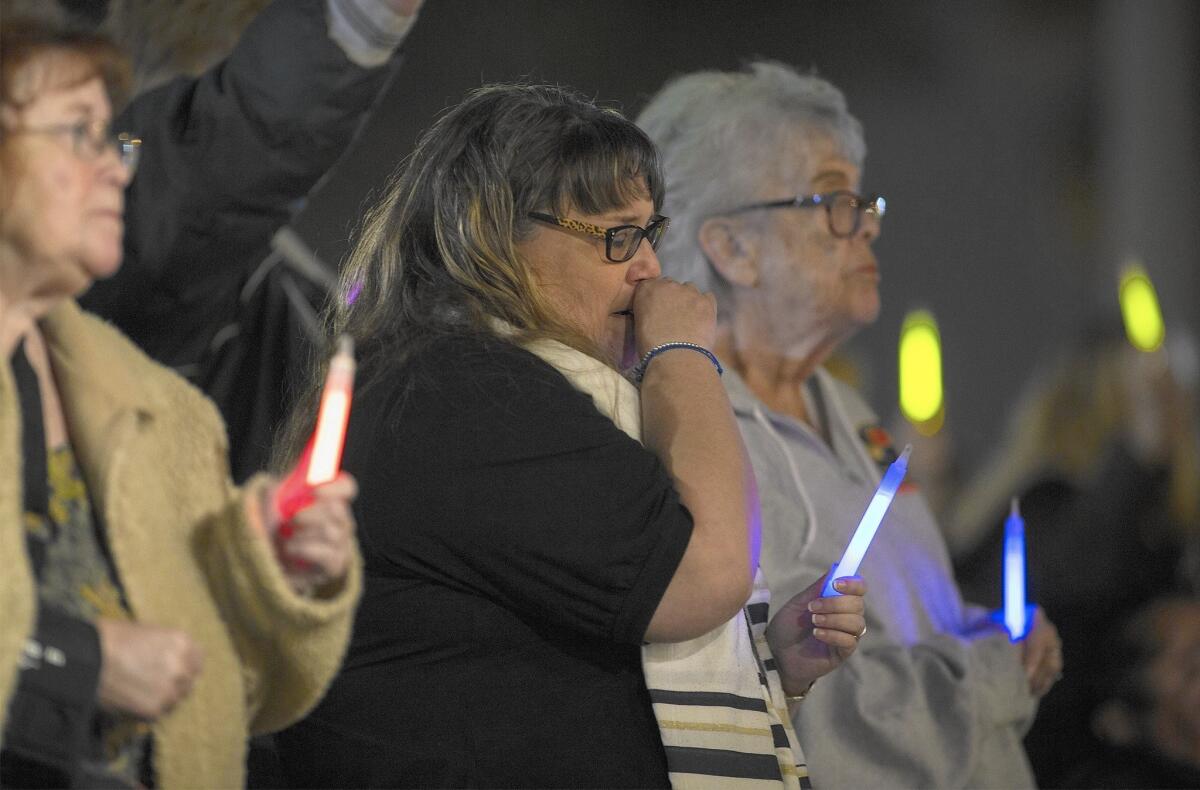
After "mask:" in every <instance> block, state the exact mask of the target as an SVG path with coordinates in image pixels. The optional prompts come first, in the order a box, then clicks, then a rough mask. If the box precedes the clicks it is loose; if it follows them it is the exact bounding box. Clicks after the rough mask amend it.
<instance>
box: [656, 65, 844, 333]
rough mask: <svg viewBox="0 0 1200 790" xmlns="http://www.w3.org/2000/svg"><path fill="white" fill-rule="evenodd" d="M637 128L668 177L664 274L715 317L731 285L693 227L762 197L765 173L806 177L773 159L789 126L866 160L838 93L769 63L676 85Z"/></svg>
mask: <svg viewBox="0 0 1200 790" xmlns="http://www.w3.org/2000/svg"><path fill="white" fill-rule="evenodd" d="M637 123H638V125H639V126H641V127H642V129H644V130H645V131H646V133H647V134H648V135H650V138H651V139H652V140H653V141H654V143H655V144H656V145H657V146H658V148H659V152H660V155H661V157H662V163H663V169H664V171H665V173H666V177H667V196H666V203H665V205H664V208H663V213H664V214H666V215H667V216H669V217H670V218H671V230H670V232H669V233H667V235H666V236H665V237H664V238H663V241H662V244H661V245H660V247H659V249H658V256H659V260H660V261H661V263H662V266H663V271H664V273H665V274H667V275H669V276H671V277H674V278H676V279H679V280H685V281H689V282H692V283H694V284H695V285H696V286H697V287H699V288H700V289H702V290H705V291H709V292H711V293H713V294H714V295H715V296H716V298H717V305H718V308H719V310H720V312H721V313H722V314H723V315H727V314H728V311H729V308H730V304H729V298H730V293H729V286H728V283H726V282H725V280H724V279H723V278H722V277H721V276H720V275H719V274H718V273H717V272H716V271H715V270H714V269H713V268H712V266H711V265H710V263H709V262H708V259H707V257H706V256H705V254H704V250H703V249H702V248H701V247H700V242H699V238H698V234H699V231H700V225H701V223H703V222H704V220H705V219H707V218H708V217H710V216H713V215H715V214H720V213H721V212H722V211H728V210H729V209H731V208H734V207H736V206H738V205H741V204H744V203H748V202H751V201H753V200H755V199H757V198H760V197H762V196H760V195H758V194H757V193H756V187H757V184H758V182H759V181H760V180H761V178H762V176H763V175H764V174H765V173H767V172H769V171H770V170H771V169H778V168H779V167H780V166H781V165H782V166H787V167H789V168H799V172H797V173H796V174H795V175H796V176H797V177H799V176H801V175H803V174H804V173H806V172H807V167H808V166H809V163H808V162H807V161H802V162H789V163H783V162H781V161H780V159H779V157H778V152H779V151H780V150H782V149H783V146H784V145H785V144H786V143H788V142H790V141H791V140H792V139H793V135H794V134H795V132H796V130H797V128H799V129H801V130H803V132H804V133H805V134H804V136H805V137H806V138H809V139H811V138H813V137H827V138H829V139H831V140H832V141H833V144H834V146H835V147H836V149H837V151H838V153H839V154H841V155H842V156H844V157H846V159H848V160H849V161H850V162H851V163H853V164H854V165H855V166H856V167H860V168H861V167H862V163H863V160H864V159H865V158H866V154H867V146H866V142H865V141H864V140H863V131H862V125H861V124H860V123H859V122H858V119H856V118H855V117H854V116H853V115H851V114H850V112H849V111H848V110H847V108H846V98H845V97H844V96H843V95H842V92H841V91H840V90H838V89H837V88H835V87H834V86H833V85H832V84H830V83H829V82H827V81H826V80H823V79H821V78H820V77H817V76H815V75H812V74H799V73H797V72H796V71H795V70H794V69H793V68H791V67H790V66H786V65H784V64H782V63H777V62H774V61H757V62H754V63H751V64H749V65H748V66H747V67H746V69H745V70H743V71H737V72H723V71H698V72H693V73H691V74H686V75H683V76H681V77H676V78H674V79H672V80H671V81H669V82H668V83H667V84H666V85H664V86H663V87H662V89H661V90H659V92H658V93H657V94H656V95H655V96H654V97H653V98H652V99H651V100H650V103H649V104H648V105H646V108H645V109H644V110H642V113H641V115H639V116H638V119H637ZM805 159H806V160H807V159H808V157H807V156H806V157H805ZM777 197H786V195H779V196H777Z"/></svg>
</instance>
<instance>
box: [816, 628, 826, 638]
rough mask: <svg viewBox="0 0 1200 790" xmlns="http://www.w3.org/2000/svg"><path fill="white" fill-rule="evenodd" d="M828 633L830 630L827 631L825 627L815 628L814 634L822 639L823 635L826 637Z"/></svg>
mask: <svg viewBox="0 0 1200 790" xmlns="http://www.w3.org/2000/svg"><path fill="white" fill-rule="evenodd" d="M828 633H829V632H828V631H826V630H825V629H824V628H814V629H813V636H815V637H817V638H818V639H820V638H821V637H824V636H825V635H826V634H828Z"/></svg>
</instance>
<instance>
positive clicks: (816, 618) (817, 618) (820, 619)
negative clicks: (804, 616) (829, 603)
mask: <svg viewBox="0 0 1200 790" xmlns="http://www.w3.org/2000/svg"><path fill="white" fill-rule="evenodd" d="M826 619H827V618H826V617H825V615H823V614H814V615H813V616H812V621H813V624H814V625H820V624H822V623H824V622H825V620H826Z"/></svg>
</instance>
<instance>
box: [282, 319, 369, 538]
mask: <svg viewBox="0 0 1200 790" xmlns="http://www.w3.org/2000/svg"><path fill="white" fill-rule="evenodd" d="M353 393H354V341H353V340H351V339H350V337H349V336H348V335H342V336H341V337H339V338H338V347H337V352H336V353H335V354H334V355H333V359H331V360H330V361H329V373H328V374H326V376H325V389H324V390H323V391H322V393H321V408H320V411H318V412H317V427H316V430H314V431H313V435H312V438H311V439H309V441H308V446H306V447H305V448H304V452H303V453H301V455H300V460H299V461H298V462H297V464H296V468H295V469H293V470H292V473H291V474H290V475H288V476H287V479H285V480H284V481H283V482H282V483H280V485H279V488H278V490H277V491H276V494H275V505H276V507H277V508H278V510H279V517H280V520H281V521H282V522H283V524H284V526H283V527H281V531H284V532H285V535H284V536H285V537H287V534H286V533H288V532H290V529H288V528H287V523H288V522H289V521H291V520H292V517H293V516H295V515H296V514H297V513H298V512H300V511H301V510H303V509H304V508H306V507H308V505H310V504H311V503H312V500H313V495H312V489H313V487H315V486H319V485H321V484H322V483H328V482H329V481H330V480H333V479H334V478H335V477H337V475H338V471H339V470H340V469H341V465H342V449H343V448H344V447H345V444H346V426H347V424H348V423H349V422H350V400H351V397H352V396H353Z"/></svg>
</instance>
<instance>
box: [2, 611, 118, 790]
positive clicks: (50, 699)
mask: <svg viewBox="0 0 1200 790" xmlns="http://www.w3.org/2000/svg"><path fill="white" fill-rule="evenodd" d="M100 663H101V656H100V639H99V635H98V633H97V631H96V628H95V626H93V625H92V624H91V623H89V622H87V621H85V620H79V619H77V618H74V617H71V616H70V615H67V614H65V613H64V612H61V611H59V610H57V609H53V608H50V607H46V606H43V607H41V608H40V609H39V611H38V620H37V626H36V628H35V630H34V633H33V634H32V635H31V636H30V637H29V638H28V639H27V640H26V643H25V653H24V655H23V657H22V660H21V670H20V673H19V674H18V676H17V688H16V692H15V693H14V694H13V697H12V701H11V703H10V704H9V708H8V716H7V722H6V725H5V733H4V754H3V756H2V757H0V773H2V774H3V780H4V786H5V787H21V786H26V785H30V786H32V785H35V784H38V783H39V782H42V781H49V782H50V783H51V784H60V783H62V784H65V783H66V782H65V781H64V780H69V779H70V778H71V777H72V776H74V774H75V771H76V768H77V766H78V764H79V760H80V758H81V757H82V755H83V753H84V750H85V748H86V746H87V739H88V737H89V735H90V732H91V724H92V716H93V714H94V713H95V710H96V689H97V686H98V684H99V678H100ZM45 786H50V785H45Z"/></svg>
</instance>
